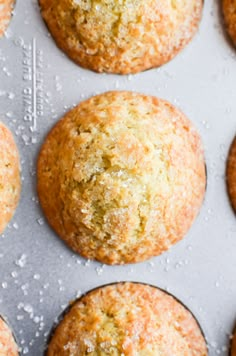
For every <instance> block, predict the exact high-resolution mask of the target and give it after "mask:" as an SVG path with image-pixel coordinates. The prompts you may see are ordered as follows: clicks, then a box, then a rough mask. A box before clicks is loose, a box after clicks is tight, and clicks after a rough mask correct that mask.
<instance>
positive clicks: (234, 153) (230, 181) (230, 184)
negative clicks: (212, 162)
mask: <svg viewBox="0 0 236 356" xmlns="http://www.w3.org/2000/svg"><path fill="white" fill-rule="evenodd" d="M226 181H227V189H228V194H229V198H230V201H231V204H232V207H233V209H234V211H235V213H236V136H235V138H234V140H233V142H232V145H231V147H230V151H229V155H228V161H227V168H226Z"/></svg>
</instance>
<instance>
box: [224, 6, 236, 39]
mask: <svg viewBox="0 0 236 356" xmlns="http://www.w3.org/2000/svg"><path fill="white" fill-rule="evenodd" d="M222 1H223V14H224V19H225V24H226V29H227V31H228V34H229V35H230V37H231V39H232V41H233V43H234V45H236V0H222Z"/></svg>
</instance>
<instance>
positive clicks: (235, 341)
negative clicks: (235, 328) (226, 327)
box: [231, 332, 236, 356]
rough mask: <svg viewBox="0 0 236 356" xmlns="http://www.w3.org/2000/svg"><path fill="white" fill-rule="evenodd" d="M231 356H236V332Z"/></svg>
mask: <svg viewBox="0 0 236 356" xmlns="http://www.w3.org/2000/svg"><path fill="white" fill-rule="evenodd" d="M231 356H236V332H234V335H233V339H232V343H231Z"/></svg>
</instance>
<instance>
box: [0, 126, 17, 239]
mask: <svg viewBox="0 0 236 356" xmlns="http://www.w3.org/2000/svg"><path fill="white" fill-rule="evenodd" d="M20 189H21V182H20V162H19V155H18V150H17V147H16V144H15V141H14V138H13V136H12V133H11V132H10V130H9V129H8V128H7V127H6V126H5V125H3V124H2V123H1V122H0V233H2V232H3V231H4V229H5V227H6V225H7V224H8V222H9V221H10V219H11V218H12V216H13V214H14V212H15V209H16V206H17V204H18V201H19V197H20Z"/></svg>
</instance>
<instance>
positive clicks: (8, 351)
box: [0, 317, 19, 356]
mask: <svg viewBox="0 0 236 356" xmlns="http://www.w3.org/2000/svg"><path fill="white" fill-rule="evenodd" d="M0 355H1V356H18V355H19V353H18V347H17V345H16V342H15V339H14V337H13V334H12V332H11V330H10V328H9V327H8V325H7V324H6V323H5V321H3V319H2V318H1V317H0Z"/></svg>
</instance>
